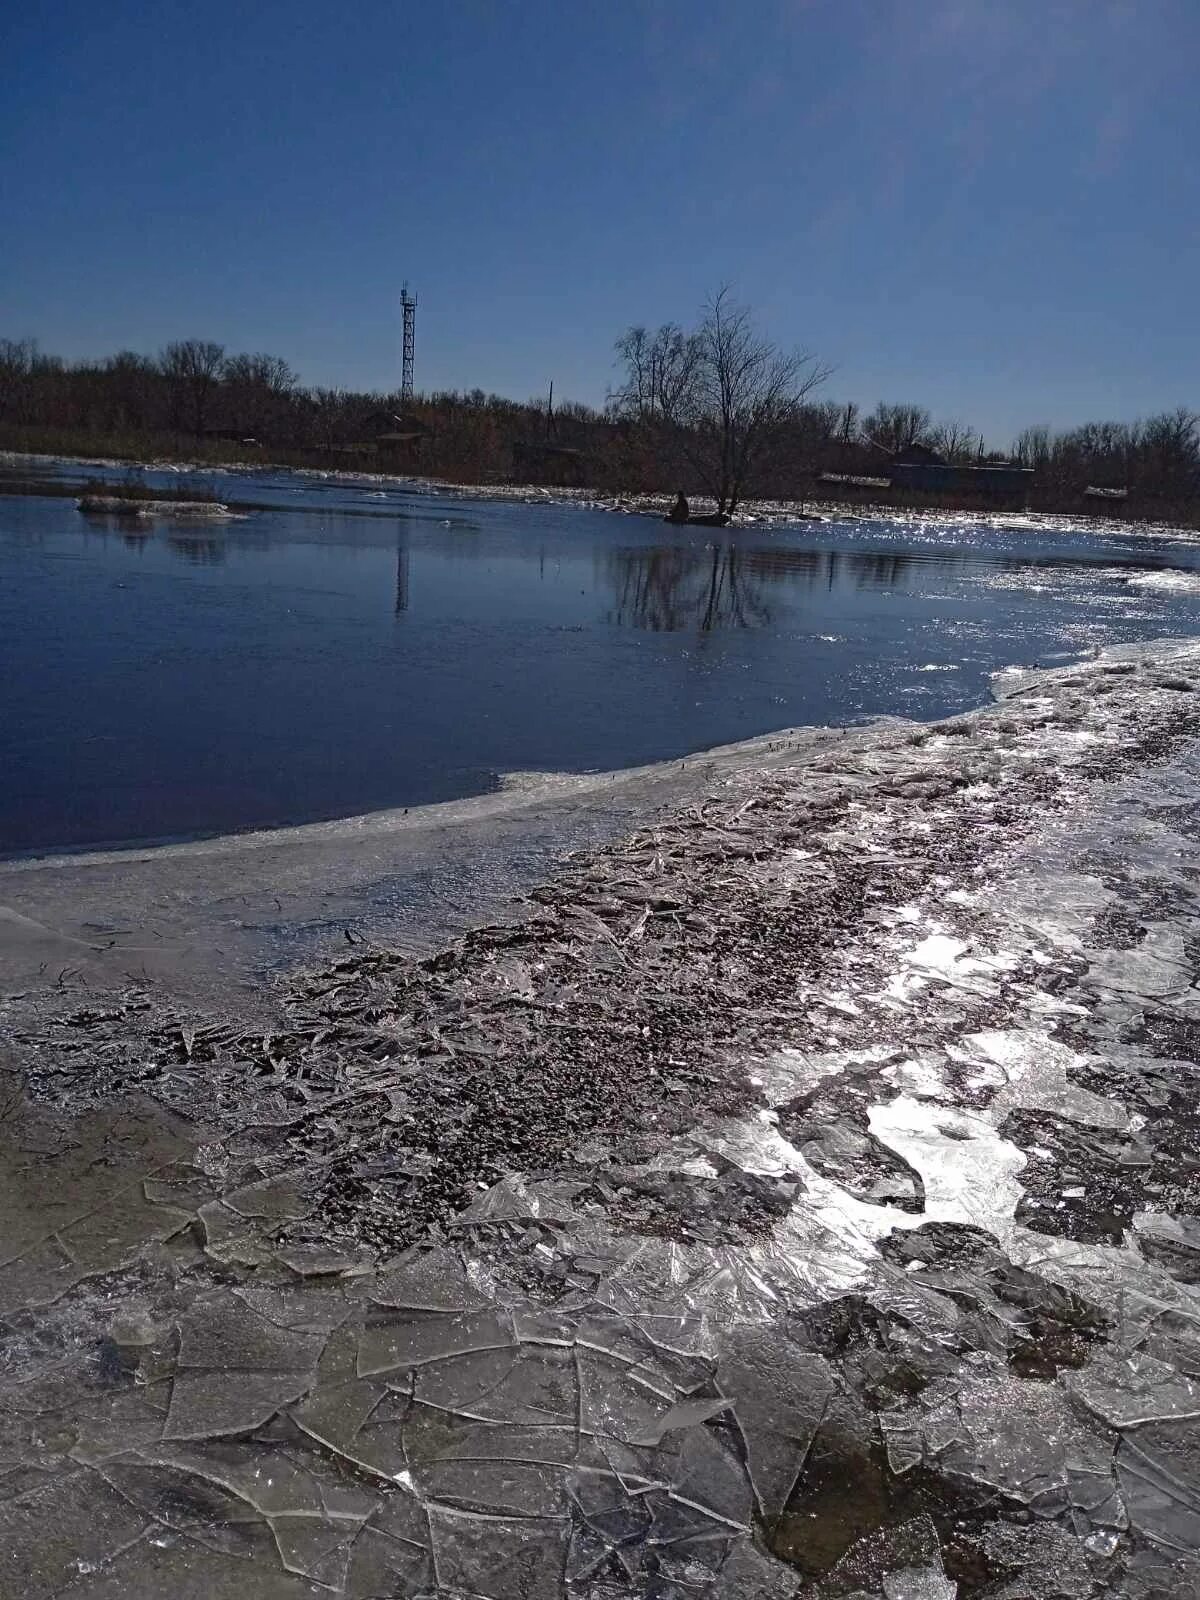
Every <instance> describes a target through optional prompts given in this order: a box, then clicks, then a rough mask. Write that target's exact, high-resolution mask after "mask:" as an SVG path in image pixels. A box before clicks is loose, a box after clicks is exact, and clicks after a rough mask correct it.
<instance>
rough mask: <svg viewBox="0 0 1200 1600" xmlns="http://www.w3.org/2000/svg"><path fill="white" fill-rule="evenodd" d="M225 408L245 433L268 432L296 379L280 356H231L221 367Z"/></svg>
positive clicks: (284, 408)
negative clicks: (225, 395) (225, 401)
mask: <svg viewBox="0 0 1200 1600" xmlns="http://www.w3.org/2000/svg"><path fill="white" fill-rule="evenodd" d="M221 379H222V384H223V387H224V389H225V390H226V392H227V396H228V409H229V412H230V414H231V416H232V417H233V418H234V420H235V422H236V424H237V426H238V427H239V428H241V429H242V430H243V431H244V432H245V433H248V434H254V435H256V436H257V435H259V434H262V433H265V432H267V431H268V430H269V429H270V427H271V426H272V424H274V423H276V422H277V421H278V420H279V419H280V418H281V417H282V415H283V414H285V413H286V412H287V410H288V409H289V407H290V403H291V401H292V397H293V396H294V394H295V392H296V386H297V384H298V382H299V379H298V378H297V377H296V374H295V373H294V372H293V371H292V369H291V367H289V366H288V364H287V362H286V361H284V360H282V359H281V357H279V356H267V355H261V354H258V355H238V356H230V358H229V360H228V361H226V362H225V363H224V364H223V366H222V368H221Z"/></svg>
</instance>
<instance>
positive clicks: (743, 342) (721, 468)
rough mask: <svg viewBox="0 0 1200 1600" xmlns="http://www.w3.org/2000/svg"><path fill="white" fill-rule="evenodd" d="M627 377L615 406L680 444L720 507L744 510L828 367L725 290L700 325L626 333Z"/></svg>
mask: <svg viewBox="0 0 1200 1600" xmlns="http://www.w3.org/2000/svg"><path fill="white" fill-rule="evenodd" d="M617 354H618V356H619V357H620V359H621V360H622V362H623V363H624V365H625V382H624V384H623V385H622V386H621V387H620V388H619V389H618V390H617V392H616V393H615V394H614V395H613V396H612V401H613V409H614V411H615V412H616V413H617V414H618V415H621V416H626V417H629V416H632V417H634V418H636V419H637V420H638V421H639V422H640V423H641V424H642V425H643V426H646V427H648V428H650V429H652V430H654V431H655V432H656V433H658V434H659V435H660V436H662V438H663V439H664V440H666V441H669V442H670V443H671V444H673V446H674V449H675V453H676V454H677V455H678V457H679V458H680V459H682V460H683V461H686V462H687V463H688V465H689V466H690V467H691V468H692V471H693V472H694V473H695V476H696V477H697V478H698V480H699V482H700V484H701V486H702V487H703V488H704V490H705V491H706V492H707V493H709V494H711V495H712V497H713V499H715V500H716V502H717V509H718V511H722V512H733V511H736V510H737V507H738V503H739V502H740V500H741V498H742V496H743V494H744V493H745V492H746V489H747V487H748V486H749V485H750V484H752V482H753V478H754V474H755V471H756V470H757V469H758V468H759V466H760V465H761V464H762V462H763V461H764V460H765V458H766V456H767V455H768V454H769V452H770V450H771V449H772V447H773V445H775V444H776V443H777V441H778V439H779V436H780V433H781V431H782V429H783V428H784V426H785V425H786V424H787V423H789V422H791V421H793V420H794V419H795V418H796V417H797V415H798V414H799V412H800V410H801V408H802V407H803V405H804V402H805V399H806V397H807V396H808V395H809V394H811V393H812V391H813V390H814V389H815V388H817V386H818V385H819V384H821V383H823V382H824V381H825V379H826V378H827V377H828V376H829V369H828V368H827V367H824V366H822V365H821V363H820V362H818V361H817V359H816V358H815V356H813V355H811V354H810V353H809V352H808V351H804V350H798V351H793V352H788V351H784V350H781V349H780V348H779V346H778V345H776V344H774V343H772V342H771V340H769V339H767V338H765V337H764V336H763V335H762V334H760V333H759V332H758V330H757V329H756V328H755V326H754V321H753V318H752V316H751V313H750V311H749V310H748V308H747V307H745V306H741V305H738V304H737V302H736V301H735V300H734V299H733V297H732V295H731V293H730V291H729V290H728V289H721V290H720V291H719V292H718V293H717V294H716V295H714V296H713V298H712V299H711V300H710V301H709V303H708V305H707V306H706V307H705V309H704V314H703V316H702V318H701V321H700V325H699V327H697V328H696V330H695V331H694V332H692V333H685V332H684V330H683V329H682V328H680V327H678V326H677V325H676V324H674V323H667V324H666V325H664V326H663V327H662V328H660V329H659V330H658V332H657V333H656V334H653V335H651V334H648V333H647V332H646V330H645V329H644V328H631V329H629V331H628V332H627V333H625V334H623V335H622V337H621V338H620V339H618V341H617Z"/></svg>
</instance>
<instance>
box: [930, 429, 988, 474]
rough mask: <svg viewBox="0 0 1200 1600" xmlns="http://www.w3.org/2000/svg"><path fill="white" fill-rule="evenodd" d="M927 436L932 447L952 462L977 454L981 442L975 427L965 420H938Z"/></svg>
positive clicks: (963, 460)
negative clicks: (968, 424) (971, 426)
mask: <svg viewBox="0 0 1200 1600" xmlns="http://www.w3.org/2000/svg"><path fill="white" fill-rule="evenodd" d="M927 437H928V442H929V443H930V444H931V445H932V446H933V448H934V449H935V450H936V451H938V453H939V454H940V455H943V456H945V458H946V460H947V461H949V462H951V463H954V464H958V463H960V462H966V461H970V460H971V459H972V457H974V456H977V455H978V454H979V449H980V445H981V444H982V442H983V441H982V439H981V438H980V436H979V434H978V433H976V431H975V429H974V428H969V427H968V426H967V425H966V423H965V422H953V421H952V422H939V423H938V425H937V427H936V428H934V429H933V430H932V431H931V432H930V433H929V434H928V436H927Z"/></svg>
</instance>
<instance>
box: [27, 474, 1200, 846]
mask: <svg viewBox="0 0 1200 1600" xmlns="http://www.w3.org/2000/svg"><path fill="white" fill-rule="evenodd" d="M160 481H162V482H163V483H164V484H167V483H170V482H178V479H177V478H172V477H169V476H163V478H162V479H161V480H160ZM207 481H209V482H213V483H214V486H215V487H216V489H217V490H218V492H219V493H220V494H221V495H222V497H225V498H231V499H239V500H253V501H255V502H256V503H257V504H259V505H260V506H261V507H262V509H258V510H255V511H252V512H250V513H249V514H248V515H247V516H246V517H245V519H244V520H240V521H236V522H231V523H225V524H220V525H218V526H205V525H204V524H202V523H196V522H192V523H182V522H155V523H153V524H151V525H150V526H149V527H146V528H136V527H130V526H129V525H127V524H122V523H119V522H117V521H115V520H113V519H94V518H88V517H85V516H84V515H82V514H81V513H80V512H79V511H78V510H77V509H76V507H75V504H74V502H73V501H72V500H55V499H40V498H30V497H0V688H2V693H3V700H2V705H0V852H3V853H8V854H12V853H17V852H23V851H31V850H39V849H44V848H55V847H60V848H61V847H71V846H74V847H79V846H90V845H101V844H120V843H129V842H133V841H139V840H147V839H163V838H177V837H181V836H187V835H195V834H205V833H218V832H224V831H229V830H234V829H239V828H247V827H253V826H264V825H271V824H279V823H291V822H299V821H310V820H315V819H319V818H328V817H334V816H341V815H346V814H352V813H356V812H361V811H368V810H372V809H376V808H381V807H388V806H395V805H416V804H421V803H423V802H427V801H433V800H445V799H449V798H452V797H456V796H460V795H464V794H471V793H479V792H483V791H486V790H488V789H490V788H493V787H494V786H495V785H496V782H497V778H498V775H499V774H501V773H503V772H506V771H512V770H520V769H551V770H561V771H570V772H579V771H586V770H589V769H604V768H614V767H623V766H629V765H634V764H639V763H643V762H651V761H656V760H660V759H663V758H666V757H671V756H680V755H684V754H687V753H689V752H692V751H697V750H702V749H704V748H706V747H708V746H711V745H714V744H719V743H724V742H727V741H731V740H735V739H741V738H746V737H748V736H750V735H752V734H758V733H764V732H768V731H770V730H773V729H777V728H780V727H784V726H788V725H792V724H797V723H811V722H836V723H846V722H852V721H854V720H856V719H858V718H862V717H867V716H873V715H876V714H879V713H893V714H899V715H903V716H910V717H920V718H935V717H939V716H942V715H945V714H947V713H952V712H956V711H960V710H964V709H966V708H969V707H971V706H974V705H977V704H979V703H980V702H982V701H983V700H984V699H986V697H987V692H988V675H989V673H991V672H992V671H994V670H995V669H996V668H998V667H1003V666H1005V665H1008V664H1010V663H1020V664H1029V663H1033V662H1038V661H1040V662H1042V663H1044V664H1049V663H1052V662H1056V661H1062V660H1066V659H1069V658H1070V657H1071V656H1072V655H1077V654H1086V653H1087V652H1089V651H1090V650H1092V649H1094V648H1095V647H1097V646H1099V645H1102V644H1105V643H1108V642H1111V641H1117V640H1122V641H1123V640H1137V639H1145V638H1154V637H1160V636H1162V635H1164V634H1190V633H1192V632H1194V631H1197V628H1198V623H1197V614H1198V604H1197V602H1198V601H1200V549H1197V547H1196V546H1194V545H1193V546H1189V545H1188V544H1186V543H1182V542H1180V543H1176V542H1173V541H1171V540H1169V539H1162V540H1153V541H1151V540H1146V539H1135V538H1132V537H1128V536H1121V535H1114V534H1111V533H1106V532H1104V531H1103V530H1100V529H1097V530H1095V531H1092V532H1087V531H1066V530H1063V529H1061V528H1057V529H1056V528H1035V527H1033V525H1032V524H1031V525H1029V526H1025V527H1013V526H1011V525H1003V526H991V525H988V524H985V523H981V522H979V521H972V520H970V519H963V520H961V521H959V522H957V523H956V522H954V521H953V520H950V519H948V520H946V521H945V522H942V523H940V524H938V525H936V526H934V525H930V524H918V523H914V522H908V523H892V522H884V521H872V520H863V519H851V520H848V521H846V522H844V523H830V524H823V525H822V524H817V525H808V526H796V527H791V528H769V529H768V528H764V529H762V531H757V530H754V529H749V530H742V531H738V532H735V533H732V534H728V535H727V534H724V533H718V534H714V532H713V531H712V530H696V531H695V532H694V533H692V534H689V533H688V532H687V531H686V530H672V529H669V528H667V527H666V526H665V525H663V524H661V523H658V522H655V521H652V520H649V519H646V518H640V517H632V516H631V517H621V516H614V515H612V514H609V513H605V512H601V511H595V510H584V509H577V508H564V507H555V506H541V505H539V506H527V505H522V504H505V503H483V502H472V501H462V500H455V499H452V498H440V497H438V496H434V495H428V494H424V495H422V494H415V493H412V492H404V491H396V490H391V491H384V490H381V489H378V488H375V487H373V486H370V485H366V486H353V485H346V484H342V483H334V482H325V483H322V482H321V481H319V480H312V479H300V478H293V477H288V476H283V477H266V476H258V477H238V478H236V479H233V478H231V479H220V478H218V479H216V480H213V479H212V478H211V477H210V478H209V479H208V480H207ZM1172 569H1182V571H1183V572H1184V573H1187V574H1191V575H1192V577H1190V578H1189V577H1186V576H1181V577H1175V576H1173V575H1172ZM1163 572H1166V573H1167V576H1166V578H1165V579H1164V578H1163V577H1162V574H1163Z"/></svg>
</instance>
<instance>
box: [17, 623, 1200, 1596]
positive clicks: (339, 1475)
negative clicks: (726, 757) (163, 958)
mask: <svg viewBox="0 0 1200 1600" xmlns="http://www.w3.org/2000/svg"><path fill="white" fill-rule="evenodd" d="M1007 688H1008V689H1009V691H1010V693H1011V697H1010V698H1008V699H1006V700H1004V701H1003V702H1002V703H1001V704H999V705H998V706H997V707H995V708H994V709H992V710H990V711H987V712H984V713H980V714H977V715H974V716H971V717H969V718H964V719H959V720H957V721H955V722H952V723H946V724H942V725H939V726H935V727H932V728H930V727H916V726H912V725H907V726H906V725H897V726H894V727H891V728H881V729H876V730H872V731H870V732H869V733H864V734H862V735H855V736H853V737H849V738H847V739H845V740H842V741H839V742H838V743H837V744H836V745H833V746H830V747H829V748H827V749H825V750H823V751H818V752H816V753H815V754H810V755H809V756H808V758H807V759H806V760H805V761H804V762H803V763H800V764H796V763H795V762H794V761H793V762H792V763H791V764H789V761H788V759H787V756H786V754H781V755H780V756H779V757H778V758H777V759H776V760H774V761H773V762H772V761H764V760H761V759H759V760H756V761H755V762H753V763H751V764H748V765H747V766H746V767H745V768H744V769H741V770H737V769H732V770H726V771H723V772H722V773H721V774H719V775H718V776H716V777H714V780H713V789H712V794H711V796H710V798H709V799H708V800H707V801H706V802H704V803H698V804H696V805H695V806H693V807H692V808H691V809H690V810H688V809H685V810H683V811H676V812H671V813H668V814H666V815H665V816H664V817H663V818H662V819H661V820H660V821H659V822H657V823H656V824H654V825H653V826H651V827H647V828H645V829H643V830H641V831H640V832H639V833H637V834H635V835H634V836H633V837H631V838H630V839H628V840H626V841H624V842H623V843H621V844H620V845H617V846H614V847H612V848H611V849H609V850H607V851H603V852H601V853H599V854H597V855H593V856H590V857H588V858H586V859H584V860H583V861H581V862H579V863H577V864H576V865H575V867H574V868H572V869H571V870H569V871H567V872H564V873H563V874H562V875H561V876H560V878H559V879H557V880H556V882H555V883H554V884H552V885H550V886H548V888H547V890H546V891H545V892H544V893H543V894H541V895H539V896H538V897H537V898H536V899H535V900H534V901H533V902H532V903H531V905H530V907H529V908H528V910H529V916H530V918H531V920H530V921H528V922H526V923H523V924H516V923H514V924H512V925H510V926H508V927H507V928H504V929H493V930H484V932H482V933H480V934H478V935H475V936H468V937H466V938H464V939H463V940H461V941H459V942H458V943H457V944H455V945H454V946H452V947H449V948H448V949H447V950H446V951H445V952H444V953H442V954H441V955H439V956H437V957H434V958H432V959H431V960H428V961H425V962H422V963H414V962H412V961H409V960H405V959H403V958H399V957H396V958H389V957H386V956H384V955H382V954H381V953H379V952H377V951H372V952H368V953H363V954H359V953H355V952H349V953H348V954H347V957H346V958H345V960H344V961H343V962H342V963H340V964H339V965H338V966H336V967H334V968H331V969H326V970H325V971H324V972H322V973H319V974H311V975H308V976H301V977H298V978H296V979H294V980H292V981H291V983H290V985H289V986H287V987H286V988H285V990H284V991H283V992H282V993H281V995H280V1006H279V1016H278V1020H277V1021H276V1023H275V1024H274V1026H273V1028H272V1029H271V1030H270V1031H260V1032H258V1033H257V1034H253V1035H252V1034H248V1033H246V1032H245V1031H244V1030H243V1029H241V1028H239V1027H238V1026H237V1025H226V1024H224V1023H223V1021H222V1019H221V1018H220V1017H214V1016H211V1015H200V1014H189V1015H186V1016H182V1015H181V1016H177V1017H174V1018H172V1017H168V1016H165V1015H163V1014H162V1010H161V1004H160V1003H159V1002H157V1001H155V1000H153V998H152V997H150V996H139V995H137V994H135V993H124V994H114V995H110V996H108V997H105V998H104V999H103V1000H101V999H99V998H91V999H88V998H85V997H84V996H82V995H80V994H79V993H74V994H71V993H67V994H64V995H62V996H61V997H59V998H58V999H57V1000H56V1001H55V1003H54V1004H53V1006H51V1005H48V1004H47V1002H46V1001H45V1000H44V999H41V1000H38V1001H37V1002H36V1004H35V1002H34V1000H33V999H31V1000H29V1001H27V1002H14V1003H12V1004H10V1006H9V1008H8V1016H7V1021H6V1031H7V1032H8V1033H9V1035H10V1036H11V1037H12V1038H13V1039H14V1040H15V1048H14V1052H13V1058H12V1062H11V1066H12V1078H11V1080H10V1081H11V1089H10V1090H9V1091H8V1092H7V1094H6V1097H5V1100H6V1115H5V1119H4V1123H3V1127H4V1143H3V1155H4V1162H5V1168H6V1171H5V1175H4V1184H5V1195H6V1199H5V1202H4V1204H5V1220H6V1228H5V1234H6V1257H7V1260H6V1264H5V1267H4V1272H3V1275H2V1278H0V1317H2V1318H3V1321H4V1329H5V1338H4V1344H3V1347H2V1348H3V1354H2V1358H0V1359H2V1362H3V1365H2V1367H0V1375H2V1376H0V1381H2V1383H3V1409H4V1413H5V1416H6V1419H7V1427H6V1433H5V1436H4V1443H3V1447H2V1448H3V1460H2V1462H0V1474H2V1476H0V1485H2V1492H3V1496H4V1498H3V1500H2V1501H0V1592H3V1593H6V1594H7V1593H13V1594H17V1593H20V1594H24V1595H30V1596H43V1595H44V1596H51V1595H53V1596H71V1597H78V1600H82V1597H84V1596H87V1597H89V1600H90V1597H92V1596H102V1597H109V1596H111V1597H114V1600H115V1597H117V1596H122V1597H123V1596H156V1595H159V1594H164V1593H171V1594H175V1593H178V1594H180V1595H183V1596H191V1595H195V1596H197V1597H199V1596H205V1597H209V1596H223V1595H229V1596H231V1597H232V1596H235V1595H236V1596H243V1595H246V1594H253V1595H255V1596H258V1595H264V1596H271V1597H274V1596H280V1597H287V1600H291V1597H298V1596H317V1595H328V1594H331V1593H332V1594H343V1595H352V1596H361V1597H370V1596H378V1597H384V1596H412V1597H416V1596H421V1595H438V1596H444V1597H447V1600H450V1597H455V1600H461V1597H466V1596H470V1597H479V1596H484V1597H488V1600H509V1597H513V1600H540V1597H543V1596H545V1597H547V1600H550V1597H554V1596H559V1595H564V1594H566V1595H575V1596H579V1597H591V1600H610V1597H611V1600H615V1597H618V1596H626V1595H630V1596H643V1597H645V1600H650V1597H652V1596H653V1597H655V1600H659V1597H666V1600H683V1597H693V1596H702V1597H712V1600H716V1597H719V1596H731V1597H732V1596H739V1597H740V1596H755V1595H757V1596H762V1597H772V1600H774V1597H784V1596H787V1597H798V1596H803V1597H805V1600H832V1597H854V1600H861V1597H862V1596H870V1597H873V1600H924V1597H935V1600H950V1597H953V1596H955V1595H959V1596H964V1597H965V1596H971V1595H980V1596H987V1597H989V1600H996V1597H1004V1600H1021V1597H1029V1600H1033V1597H1038V1600H1041V1597H1045V1596H1052V1595H1061V1596H1072V1597H1073V1596H1078V1597H1080V1600H1084V1597H1088V1596H1096V1595H1100V1594H1103V1595H1114V1596H1125V1597H1129V1600H1134V1597H1137V1600H1151V1597H1156V1600H1157V1597H1173V1600H1182V1597H1184V1596H1192V1595H1195V1594H1196V1593H1197V1591H1198V1588H1200V1223H1198V1222H1197V1210H1198V1207H1197V1198H1198V1196H1197V1193H1196V1183H1197V1173H1198V1171H1200V1148H1198V1143H1197V1127H1198V1118H1197V1112H1196V1104H1197V1094H1196V1090H1197V1076H1198V1075H1200V1049H1198V1046H1200V988H1198V987H1197V982H1196V978H1197V963H1196V954H1197V938H1198V934H1197V928H1198V923H1197V915H1196V909H1197V908H1196V897H1197V885H1198V884H1200V755H1198V747H1197V733H1198V732H1200V704H1198V703H1197V694H1198V692H1200V647H1188V648H1184V647H1173V648H1172V647H1164V648H1162V649H1160V650H1158V651H1152V652H1150V653H1149V654H1148V655H1147V656H1145V657H1143V658H1139V657H1131V658H1129V659H1119V658H1112V657H1110V658H1107V659H1104V660H1101V661H1100V662H1098V663H1095V664H1090V665H1088V666H1087V667H1079V668H1072V669H1067V670H1065V671H1064V672H1062V673H1058V674H1052V675H1049V676H1046V677H1020V676H1018V675H1013V676H1012V677H1011V679H1010V680H1009V681H1008V684H1007ZM705 996H708V997H709V998H708V1000H707V1001H706V999H705ZM664 997H665V999H666V1000H667V1001H668V1002H670V1003H668V1004H666V1005H665V1006H664V1005H663V1000H664ZM610 1002H611V1008H610V1009H606V1007H609V1006H610ZM618 1002H619V1006H618ZM655 1004H658V1005H659V1006H660V1008H661V1017H659V1016H658V1015H656V1014H655V1013H654V1012H653V1010H652V1009H651V1008H652V1007H653V1006H654V1005H655ZM644 1018H645V1019H646V1020H643V1019H644ZM606 1029H607V1031H606ZM643 1029H644V1030H645V1031H644V1032H643V1031H642V1030H643ZM22 1076H23V1077H24V1079H25V1086H26V1091H27V1092H26V1093H24V1094H22V1092H21V1084H20V1079H21V1077H22ZM489 1086H491V1088H496V1087H497V1086H498V1087H499V1090H500V1092H499V1094H498V1095H493V1096H492V1098H490V1099H489V1098H488V1092H489ZM430 1106H432V1107H433V1112H432V1114H430V1111H429V1108H430ZM514 1110H515V1113H516V1114H517V1120H516V1121H515V1122H511V1121H510V1120H509V1117H508V1114H509V1113H510V1112H513V1111H514Z"/></svg>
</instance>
